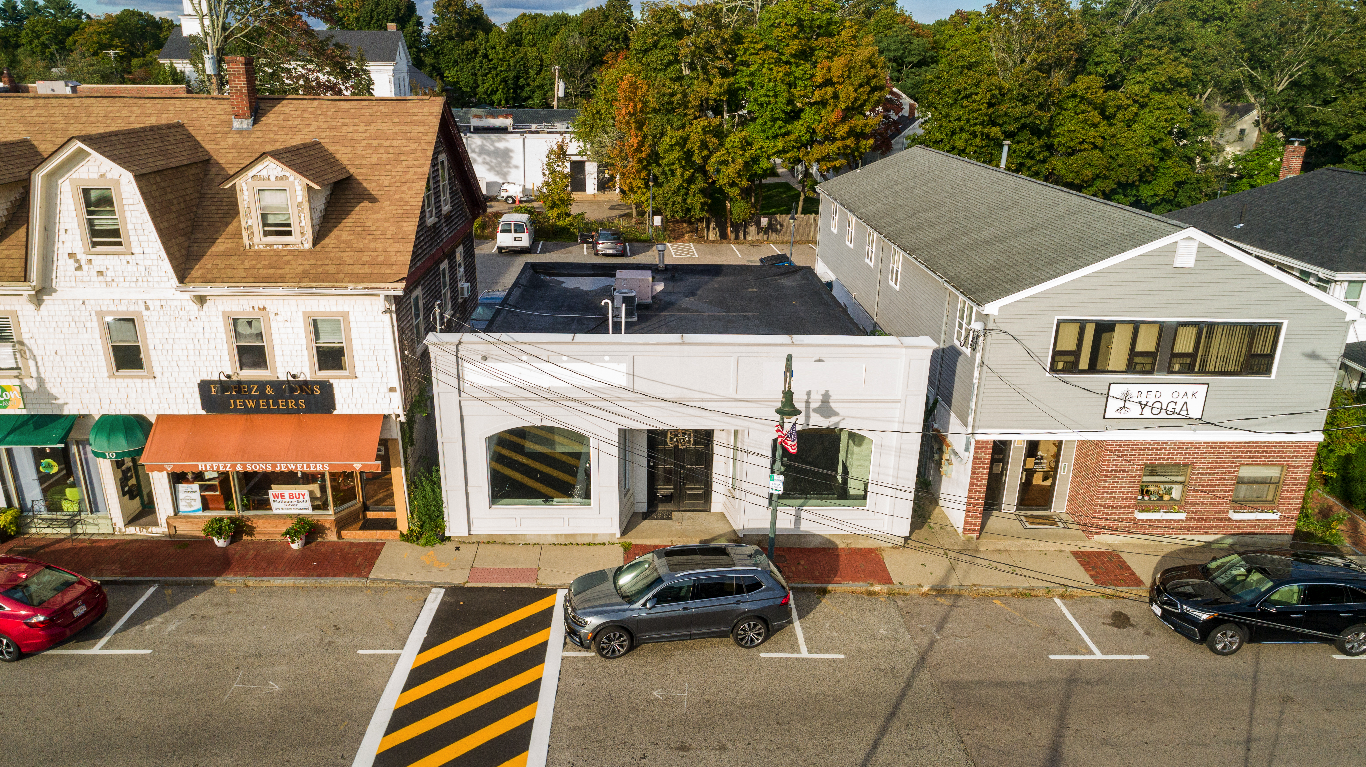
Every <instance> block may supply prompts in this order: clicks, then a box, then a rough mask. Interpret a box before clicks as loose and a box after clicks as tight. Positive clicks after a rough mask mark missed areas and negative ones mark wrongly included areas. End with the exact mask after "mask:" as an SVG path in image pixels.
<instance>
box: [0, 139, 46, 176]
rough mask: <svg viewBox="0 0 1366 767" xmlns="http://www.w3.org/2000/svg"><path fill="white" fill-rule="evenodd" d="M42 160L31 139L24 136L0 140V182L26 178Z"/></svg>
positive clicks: (40, 153)
mask: <svg viewBox="0 0 1366 767" xmlns="http://www.w3.org/2000/svg"><path fill="white" fill-rule="evenodd" d="M42 162H43V153H42V152H39V151H38V147H36V146H34V145H33V142H32V141H30V140H28V139H26V138H21V139H19V140H17V141H0V184H13V183H14V182H16V181H25V180H27V179H28V174H29V173H32V172H33V169H34V168H36V167H38V166H39V165H40V164H42Z"/></svg>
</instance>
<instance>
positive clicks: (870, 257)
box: [863, 229, 877, 266]
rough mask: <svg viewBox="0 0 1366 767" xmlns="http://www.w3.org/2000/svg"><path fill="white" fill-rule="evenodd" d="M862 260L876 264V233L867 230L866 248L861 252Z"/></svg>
mask: <svg viewBox="0 0 1366 767" xmlns="http://www.w3.org/2000/svg"><path fill="white" fill-rule="evenodd" d="M863 262H864V263H865V264H867V265H869V266H875V265H877V234H876V233H875V232H873V230H872V229H869V230H868V249H867V250H865V251H864V252H863Z"/></svg>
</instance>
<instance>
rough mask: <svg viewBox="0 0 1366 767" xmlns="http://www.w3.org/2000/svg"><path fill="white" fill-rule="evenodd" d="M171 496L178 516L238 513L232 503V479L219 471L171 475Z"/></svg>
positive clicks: (181, 472)
mask: <svg viewBox="0 0 1366 767" xmlns="http://www.w3.org/2000/svg"><path fill="white" fill-rule="evenodd" d="M171 494H172V496H173V497H174V498H175V509H176V513H177V514H191V513H194V512H196V511H236V504H234V503H233V501H232V477H231V475H229V474H228V472H225V471H223V472H219V471H195V472H189V471H177V472H172V473H171Z"/></svg>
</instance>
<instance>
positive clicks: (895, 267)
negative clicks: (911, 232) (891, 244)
mask: <svg viewBox="0 0 1366 767" xmlns="http://www.w3.org/2000/svg"><path fill="white" fill-rule="evenodd" d="M905 255H906V254H905V253H902V252H901V251H900V250H899V249H897V248H892V254H891V256H890V257H889V258H888V261H887V284H888V285H891V286H892V287H893V288H896V289H897V290H901V259H902V258H903V257H905Z"/></svg>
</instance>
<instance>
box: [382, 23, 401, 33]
mask: <svg viewBox="0 0 1366 767" xmlns="http://www.w3.org/2000/svg"><path fill="white" fill-rule="evenodd" d="M385 29H387V30H389V31H390V32H397V31H398V25H397V24H395V23H394V22H392V21H391V22H389V23H388V25H386V26H385Z"/></svg>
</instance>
